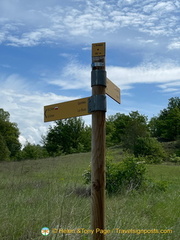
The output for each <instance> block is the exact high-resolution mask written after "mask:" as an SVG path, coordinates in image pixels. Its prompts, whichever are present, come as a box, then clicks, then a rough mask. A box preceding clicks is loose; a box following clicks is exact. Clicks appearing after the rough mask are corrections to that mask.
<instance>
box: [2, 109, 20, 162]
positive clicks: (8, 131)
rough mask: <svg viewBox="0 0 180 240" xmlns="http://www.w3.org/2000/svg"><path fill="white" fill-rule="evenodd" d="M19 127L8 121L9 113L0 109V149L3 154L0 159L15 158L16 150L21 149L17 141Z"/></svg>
mask: <svg viewBox="0 0 180 240" xmlns="http://www.w3.org/2000/svg"><path fill="white" fill-rule="evenodd" d="M19 135H20V132H19V129H18V127H17V124H16V123H12V122H10V114H9V113H8V112H6V111H4V110H3V109H2V108H1V109H0V142H1V144H0V151H1V152H4V155H3V156H2V157H0V160H9V158H15V156H16V154H17V153H18V151H20V149H21V144H20V142H19Z"/></svg>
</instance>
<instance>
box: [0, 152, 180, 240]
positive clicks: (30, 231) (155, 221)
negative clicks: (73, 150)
mask: <svg viewBox="0 0 180 240" xmlns="http://www.w3.org/2000/svg"><path fill="white" fill-rule="evenodd" d="M113 154H114V155H115V156H118V152H113ZM90 158H91V154H90V153H80V154H71V155H66V156H60V157H57V158H48V159H41V160H26V161H21V162H0V239H1V240H44V239H47V240H55V239H57V240H58V239H70V240H76V239H82V240H85V239H91V235H90V234H88V233H69V234H66V233H58V234H54V233H52V231H51V230H52V229H58V228H59V229H69V230H73V229H81V231H82V232H83V231H84V230H88V229H90V228H91V227H90V219H91V198H90V196H88V191H86V190H85V188H88V186H87V187H86V186H85V185H84V182H83V177H82V175H83V173H84V170H85V169H87V168H88V166H89V165H90ZM146 167H147V175H148V177H149V178H151V179H153V180H154V181H165V182H166V183H167V186H168V187H167V190H166V191H150V192H148V191H147V192H146V191H145V192H135V191H133V192H127V193H124V194H121V195H115V196H111V197H110V196H107V198H106V230H110V233H108V234H107V235H106V239H110V240H111V239H112V240H113V239H115V240H116V239H117V240H118V239H123V240H127V239H130V240H135V239H138V240H139V239H140V240H141V239H142V240H143V239H152V240H154V239H157V240H161V239H162V240H165V239H172V240H178V239H180V231H179V229H180V221H179V216H180V210H179V209H180V208H179V196H180V187H179V186H180V174H179V173H180V166H179V165H175V164H170V163H169V164H168V163H163V164H159V165H157V164H156V165H155V164H154V165H153V164H152V165H147V166H146ZM84 193H87V194H85V195H84ZM43 227H48V228H49V229H50V231H51V232H50V234H49V235H48V236H43V235H42V234H41V229H42V228H43ZM83 229H84V230H83ZM122 229H123V230H128V229H133V230H140V229H141V230H150V229H151V230H153V229H157V230H165V231H164V233H141V234H140V233H139V234H138V233H137V232H136V233H120V230H122ZM168 230H171V231H172V232H169V233H168Z"/></svg>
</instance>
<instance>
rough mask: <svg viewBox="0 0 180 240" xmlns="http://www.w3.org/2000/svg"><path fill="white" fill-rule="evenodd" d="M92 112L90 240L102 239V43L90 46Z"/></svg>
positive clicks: (103, 217) (103, 91)
mask: <svg viewBox="0 0 180 240" xmlns="http://www.w3.org/2000/svg"><path fill="white" fill-rule="evenodd" d="M91 86H92V97H91V101H94V105H95V106H96V107H95V108H94V109H92V156H91V201H92V202H91V204H92V209H91V211H92V212H91V227H92V229H93V230H94V234H93V239H94V240H95V239H101V240H103V239H105V235H104V234H102V233H101V232H100V231H98V229H101V230H104V229H105V183H106V179H105V137H106V134H105V123H106V119H105V118H106V116H105V115H106V96H105V93H106V91H105V89H106V71H105V43H97V44H93V45H92V72H91Z"/></svg>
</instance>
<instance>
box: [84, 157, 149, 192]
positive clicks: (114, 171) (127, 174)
mask: <svg viewBox="0 0 180 240" xmlns="http://www.w3.org/2000/svg"><path fill="white" fill-rule="evenodd" d="M145 171H146V168H145V166H144V164H143V163H140V162H138V159H137V158H134V157H127V158H126V159H124V160H123V161H122V162H118V163H113V162H112V161H110V160H109V161H107V163H106V190H107V193H108V194H114V193H118V192H122V191H124V190H128V191H131V190H133V189H139V188H140V187H141V185H142V183H143V181H144V180H145ZM83 177H84V179H85V183H86V184H89V183H90V181H91V171H90V169H88V170H86V171H85V173H84V174H83Z"/></svg>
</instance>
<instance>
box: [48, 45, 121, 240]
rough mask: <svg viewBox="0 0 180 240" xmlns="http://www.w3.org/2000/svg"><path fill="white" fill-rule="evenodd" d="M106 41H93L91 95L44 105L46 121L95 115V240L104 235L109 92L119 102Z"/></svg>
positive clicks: (93, 200) (93, 154)
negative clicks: (107, 65)
mask: <svg viewBox="0 0 180 240" xmlns="http://www.w3.org/2000/svg"><path fill="white" fill-rule="evenodd" d="M105 55H106V44H105V42H103V43H94V44H92V71H91V87H92V96H91V97H87V98H82V99H77V100H74V101H69V102H64V103H58V104H53V105H49V106H45V107H44V122H49V121H56V120H60V119H65V118H70V117H78V116H83V115H88V114H92V143H91V146H92V149H91V151H92V156H91V228H92V230H94V233H93V235H92V236H93V237H92V239H93V240H104V239H105V234H103V231H104V230H105V185H106V176H105V175H106V174H105V138H106V133H105V124H106V94H107V95H108V96H110V97H111V98H112V99H114V100H115V101H116V102H118V103H120V89H119V88H118V87H117V86H116V85H115V84H114V83H113V82H111V81H110V80H109V79H108V78H107V77H106V70H105Z"/></svg>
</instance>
